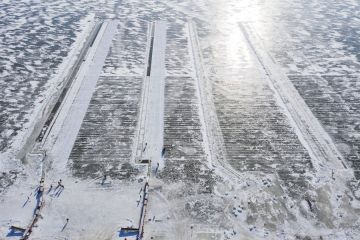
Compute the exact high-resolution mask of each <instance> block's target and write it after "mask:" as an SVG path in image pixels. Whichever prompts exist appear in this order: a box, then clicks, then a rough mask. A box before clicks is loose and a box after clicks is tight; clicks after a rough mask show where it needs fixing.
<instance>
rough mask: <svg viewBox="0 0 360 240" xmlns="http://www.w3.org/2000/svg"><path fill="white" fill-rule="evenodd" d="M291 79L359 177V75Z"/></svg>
mask: <svg viewBox="0 0 360 240" xmlns="http://www.w3.org/2000/svg"><path fill="white" fill-rule="evenodd" d="M289 78H290V79H291V81H292V82H293V84H294V86H295V87H296V89H297V90H298V91H299V93H300V94H301V95H302V97H303V98H304V100H305V102H306V104H307V105H308V106H309V107H310V109H311V111H312V112H313V113H314V115H315V116H316V117H317V118H318V119H319V121H320V122H321V123H322V124H323V126H324V128H325V129H326V131H327V132H328V133H329V134H330V135H331V136H332V137H333V139H334V142H335V144H336V146H337V148H338V149H339V150H340V152H341V154H342V155H343V156H344V157H345V159H346V160H347V161H348V162H350V163H352V166H353V168H354V170H355V176H356V178H358V179H360V167H359V164H358V163H359V162H360V145H359V142H360V121H359V119H360V111H359V110H360V94H359V90H360V85H359V77H358V76H351V75H339V76H329V75H323V76H316V75H290V76H289Z"/></svg>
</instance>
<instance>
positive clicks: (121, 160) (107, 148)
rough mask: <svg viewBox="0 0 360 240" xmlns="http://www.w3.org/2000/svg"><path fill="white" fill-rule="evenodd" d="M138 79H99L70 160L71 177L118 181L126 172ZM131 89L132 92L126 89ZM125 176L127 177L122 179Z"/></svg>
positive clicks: (137, 98) (136, 107) (137, 97)
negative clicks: (113, 179)
mask: <svg viewBox="0 0 360 240" xmlns="http://www.w3.org/2000/svg"><path fill="white" fill-rule="evenodd" d="M141 83H142V78H136V77H116V76H112V77H110V76H106V77H101V78H100V79H99V82H98V86H97V89H96V92H95V94H94V95H93V98H92V100H91V102H90V106H89V108H88V111H87V114H86V116H85V119H84V121H83V124H82V127H81V130H80V132H79V134H78V136H77V139H76V142H75V145H74V148H73V150H72V153H71V156H70V159H71V160H72V162H73V164H72V170H73V173H74V175H75V176H79V177H96V176H101V175H103V174H104V173H106V174H108V175H110V176H112V177H118V178H122V177H125V176H120V175H119V172H122V170H123V168H124V167H125V168H130V169H128V170H129V174H130V175H131V174H132V173H135V172H136V170H134V169H131V166H130V165H129V161H130V158H131V154H132V142H133V137H134V134H135V128H136V124H137V114H138V112H137V109H138V104H139V97H140V90H141ZM129 86H132V91H127V90H126V89H127V88H128V87H129ZM126 176H128V174H127V175H126Z"/></svg>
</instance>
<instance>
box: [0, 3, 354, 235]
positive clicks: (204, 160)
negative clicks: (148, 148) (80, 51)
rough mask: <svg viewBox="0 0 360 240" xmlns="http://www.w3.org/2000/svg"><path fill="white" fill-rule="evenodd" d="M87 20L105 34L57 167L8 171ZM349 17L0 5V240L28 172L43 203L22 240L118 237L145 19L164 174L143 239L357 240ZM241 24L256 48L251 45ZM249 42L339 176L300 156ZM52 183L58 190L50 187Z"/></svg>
mask: <svg viewBox="0 0 360 240" xmlns="http://www.w3.org/2000/svg"><path fill="white" fill-rule="evenodd" d="M93 14H94V15H95V16H97V17H102V18H117V22H118V23H119V24H118V26H117V28H118V29H117V33H116V36H115V37H114V39H113V41H112V45H111V48H110V51H109V54H108V55H107V57H106V60H105V63H104V65H103V66H100V65H102V64H103V63H99V66H98V67H99V68H102V73H101V74H100V77H99V78H98V79H95V82H96V81H97V85H96V87H95V90H94V92H93V91H89V96H88V99H89V100H90V98H91V101H90V104H89V106H87V104H86V106H85V105H84V106H83V107H82V108H81V111H82V112H83V113H84V114H85V112H86V114H85V118H84V121H83V122H82V124H81V126H80V124H79V126H78V127H77V130H74V132H72V133H71V135H72V136H73V140H75V136H76V140H75V143H74V145H73V146H71V145H72V143H71V142H68V143H69V151H70V149H71V154H70V158H69V159H68V158H67V156H65V155H64V156H63V155H61V154H57V156H51V155H50V156H49V159H48V160H49V161H47V165H46V166H43V165H42V163H41V162H40V161H39V159H37V158H36V157H34V156H35V155H29V156H28V158H26V159H22V161H21V159H18V158H17V153H18V152H19V151H20V150H21V148H22V147H23V146H21V143H22V142H23V138H25V137H26V136H27V133H28V131H29V128H30V126H32V125H33V124H35V123H36V121H37V119H36V118H35V116H37V112H38V111H39V109H41V107H42V106H43V105H45V104H46V101H47V99H48V96H49V95H51V94H52V93H53V90H54V88H55V87H56V86H57V85H59V84H60V82H61V80H62V79H61V77H59V75H61V71H60V70H61V69H62V68H61V64H62V63H64V61H67V60H68V59H67V57H69V53H70V52H71V50H72V49H74V48H78V47H79V46H75V45H74V44H75V43H78V42H81V37H82V36H83V35H82V34H84V33H86V31H87V30H86V29H87V27H88V24H87V23H88V22H87V21H88V19H90V18H91V19H93V17H92V16H93ZM358 15H360V5H359V2H358V1H351V0H347V1H335V0H330V1H325V0H305V1H290V0H286V1H283V0H275V1H261V0H256V1H247V0H243V1H237V0H230V1H222V0H210V1H202V0H201V1H165V0H164V1H162V0H160V1H138V0H130V1H104V0H102V1H77V2H74V1H68V0H57V1H52V2H43V1H31V2H29V1H2V2H1V3H0V55H1V57H0V99H1V100H0V168H1V169H0V239H11V238H13V239H18V238H19V237H6V235H7V234H8V232H9V227H10V226H11V225H16V226H22V227H24V226H26V225H27V224H28V222H29V220H30V218H31V214H32V210H33V208H34V203H35V201H36V198H35V197H34V196H33V193H34V192H35V189H36V187H37V183H38V180H39V178H40V175H41V168H40V167H39V166H42V168H44V167H45V168H46V171H47V177H46V184H45V192H46V196H45V201H46V203H45V207H44V209H43V210H42V217H43V218H42V219H41V220H40V221H39V222H38V224H37V227H36V228H35V230H34V236H33V237H34V239H44V240H45V239H57V238H59V239H65V238H67V239H119V236H118V231H119V230H120V228H121V227H124V226H137V221H138V217H139V215H140V208H141V204H140V200H141V198H142V196H141V194H140V193H141V191H139V190H140V189H141V188H142V187H143V186H144V181H145V178H146V169H145V168H144V167H143V166H140V165H137V164H134V161H133V160H134V159H135V158H136V157H137V156H135V155H134V153H136V151H134V148H135V145H136V144H138V143H140V146H141V144H144V143H142V142H141V141H138V139H137V137H139V135H138V133H137V131H138V130H139V129H138V127H139V124H140V123H139V117H140V116H141V110H143V108H141V104H142V101H141V100H142V99H141V97H144V95H142V93H143V92H142V91H143V87H144V86H145V82H144V81H145V79H146V78H145V77H144V75H145V74H146V64H147V56H146V54H147V50H148V48H149V46H148V44H149V42H150V39H149V38H148V37H149V32H148V30H149V29H148V26H149V25H148V24H149V23H150V22H153V21H155V20H162V21H164V22H166V23H167V34H166V35H167V37H166V51H165V59H163V60H164V62H165V71H166V78H165V99H164V107H165V108H164V133H163V134H164V139H163V140H164V146H166V151H165V154H164V168H162V169H160V170H159V169H156V165H153V166H152V168H151V171H152V177H151V179H150V192H149V205H148V213H147V219H146V224H145V239H151V237H153V238H154V239H202V240H208V239H321V238H322V239H359V237H360V231H359V225H360V222H359V214H360V204H359V199H360V190H359V189H360V183H359V181H358V180H357V179H358V178H359V177H360V175H359V171H360V164H359V162H360V159H359V155H360V153H359V138H360V128H359V126H360V125H359V117H360V116H359V114H360V112H359V111H360V110H359V100H360V94H359V92H360V85H359V76H360V70H359V69H360V68H359V67H360V57H359V56H360V55H359V49H360V45H359V41H358V39H359V37H360V36H359V35H360V19H359V17H358ZM243 25H244V26H245V25H246V27H247V29H248V30H249V31H251V33H252V34H253V35H254V36H255V37H256V38H257V39H258V41H256V42H252V39H250V44H249V42H248V40H246V37H245V36H244V32H243V31H242V30H241V26H243ZM252 44H253V45H254V46H255V48H258V47H259V49H262V51H263V52H264V53H266V54H268V55H269V59H272V61H273V62H274V65H271V66H272V67H273V69H271V71H269V72H270V73H271V72H274V71H277V70H279V72H281V73H283V74H284V75H285V76H286V77H287V78H288V79H289V82H290V83H291V84H293V86H294V87H295V89H296V90H297V91H298V93H299V96H300V97H302V98H303V99H304V104H306V107H308V108H309V109H310V110H311V113H312V114H313V116H315V117H316V118H317V120H318V121H319V122H320V123H321V125H320V127H319V128H320V130H319V131H315V132H321V131H322V130H324V131H326V133H327V134H328V135H329V137H330V140H329V141H330V143H334V145H335V146H336V149H337V150H338V151H339V152H340V153H341V154H342V156H343V158H344V159H345V164H346V165H347V166H348V167H349V168H345V167H341V168H333V166H335V165H334V164H333V163H328V162H326V161H320V160H319V159H317V156H316V155H314V154H313V153H312V152H311V149H310V148H312V147H314V146H308V145H307V144H308V143H309V142H307V140H306V138H304V136H303V134H301V131H299V130H298V128H297V126H296V124H294V121H293V116H292V115H291V114H292V112H291V111H289V109H287V106H288V105H287V103H286V102H283V99H282V98H281V97H280V98H279V96H278V94H279V92H280V94H281V91H279V89H282V90H284V89H283V86H277V85H276V84H275V85H274V84H273V82H271V81H269V78H270V77H271V76H270V77H269V76H267V74H266V72H264V71H263V70H262V69H261V64H259V61H262V60H263V59H262V58H261V57H260V58H259V57H258V58H257V57H256V56H255V55H256V54H255V53H254V49H252V48H251V45H252ZM260 45H261V46H260ZM65 59H67V60H65ZM161 61H162V60H161ZM264 64H265V65H266V66H269V65H268V64H266V63H264ZM274 66H275V67H274ZM269 72H268V73H269ZM272 77H274V75H273V76H272ZM95 78H96V77H95ZM75 92H76V91H75ZM76 96H77V97H79V95H76ZM69 106H76V102H75V103H74V105H73V103H72V102H70V103H69ZM150 107H151V105H150ZM74 109H75V108H74ZM298 111H300V110H298ZM74 112H76V111H73V113H71V111H70V113H71V114H70V115H68V116H67V117H68V118H76V114H74ZM299 113H300V115H301V111H300V112H297V114H299ZM65 116H66V114H65ZM63 120H64V119H63ZM63 123H64V122H62V120H61V118H59V120H58V122H57V124H58V125H55V126H58V128H55V129H54V130H53V132H52V133H53V134H54V135H51V138H50V140H52V141H50V142H48V143H47V145H46V146H47V148H48V149H49V150H51V149H52V146H53V144H54V142H55V144H56V141H55V139H58V141H60V142H63V143H67V136H66V132H63V133H59V131H58V132H56V131H55V130H56V129H57V130H59V129H60V130H61V128H62V126H63ZM65 126H66V122H65ZM60 132H61V131H60ZM311 133H314V131H313V132H311V131H310V133H309V134H311ZM314 139H316V138H314ZM135 143H136V144H135ZM55 146H56V145H55ZM58 146H61V145H58ZM309 150H310V151H309ZM59 152H61V151H59ZM338 163H339V164H341V161H340V160H339V162H338ZM319 170H320V171H319ZM105 175H106V176H105ZM60 178H62V179H63V183H64V185H65V189H64V190H63V191H60V193H59V191H58V190H54V189H51V190H50V185H51V184H52V185H53V188H55V187H56V185H57V184H56V183H57V181H58V180H59V179H60ZM356 178H357V179H356ZM139 194H140V196H139ZM28 196H29V201H28V202H27V203H26V204H25V205H23V204H24V203H25V202H26V201H27V197H28ZM66 218H70V221H69V224H68V225H66ZM64 226H65V228H64Z"/></svg>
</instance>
